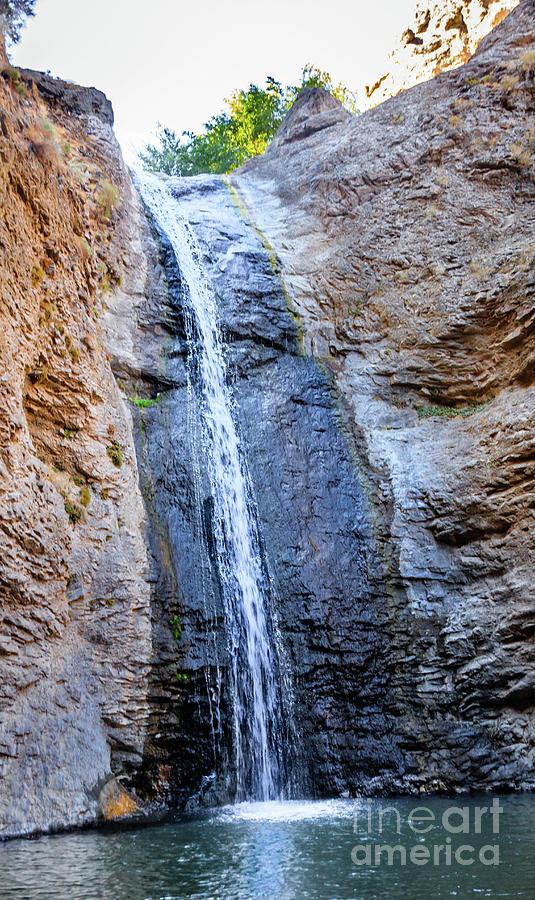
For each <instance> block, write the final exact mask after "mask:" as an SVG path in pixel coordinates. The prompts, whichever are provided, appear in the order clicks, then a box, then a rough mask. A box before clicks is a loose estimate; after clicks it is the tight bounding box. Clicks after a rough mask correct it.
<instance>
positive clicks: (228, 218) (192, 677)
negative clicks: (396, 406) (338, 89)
mask: <svg viewBox="0 0 535 900" xmlns="http://www.w3.org/2000/svg"><path fill="white" fill-rule="evenodd" d="M169 184H170V186H171V187H172V189H173V191H174V193H175V195H176V196H177V197H178V198H179V199H180V201H181V203H182V207H183V210H184V215H185V216H187V218H188V221H189V222H190V223H191V225H192V227H193V229H194V231H195V234H196V236H197V239H198V241H199V244H200V247H201V250H202V254H203V258H202V263H203V267H204V269H205V271H206V273H207V276H208V278H209V280H210V282H211V284H212V285H213V288H214V291H215V295H216V299H217V304H218V308H219V312H220V317H221V326H222V331H223V335H224V338H225V348H226V353H227V356H228V365H229V373H230V382H231V384H232V393H233V399H234V402H235V410H236V415H237V419H238V424H239V430H240V434H241V438H242V441H243V444H244V448H245V450H246V455H247V462H248V467H249V471H250V475H251V482H252V488H253V494H254V505H255V506H256V509H257V513H258V524H259V530H260V542H261V547H262V555H263V565H264V569H265V572H266V577H267V579H268V581H269V584H270V594H271V605H272V608H273V612H274V615H275V617H276V620H277V623H278V630H279V640H280V643H281V645H282V654H283V665H284V664H285V668H286V671H287V678H288V682H289V685H288V686H289V692H290V693H291V695H292V706H293V719H294V722H295V727H296V733H294V734H293V747H292V748H291V755H292V756H293V760H292V764H293V765H292V779H291V780H292V782H293V788H294V790H295V792H296V793H297V794H298V795H299V796H302V795H303V794H304V795H306V796H310V795H313V794H318V793H319V794H320V795H333V794H338V793H340V792H341V791H343V790H345V789H347V788H348V787H350V788H352V789H353V790H356V789H357V788H358V787H362V786H363V785H364V784H365V783H366V782H367V779H368V778H370V777H371V776H372V775H374V776H377V777H378V782H380V783H381V784H382V785H383V787H384V786H385V785H390V786H393V785H394V784H395V783H396V778H397V777H398V774H399V765H400V764H401V754H400V753H399V751H398V750H397V749H396V747H395V743H394V744H393V742H392V740H391V733H392V723H391V722H390V714H391V711H392V709H393V707H394V705H395V698H394V697H393V696H391V691H390V690H389V688H388V687H386V689H385V685H384V683H382V682H383V679H384V673H385V671H387V670H388V668H389V640H388V613H387V609H386V598H385V594H384V588H383V586H382V579H383V578H384V565H383V561H382V560H381V558H380V555H379V552H378V542H377V538H376V535H375V532H374V516H373V511H372V510H371V509H370V507H369V502H368V498H367V483H366V478H365V476H364V474H363V473H362V474H359V472H358V471H357V470H356V469H355V466H354V458H353V457H354V447H353V439H352V436H351V435H349V434H347V435H345V434H344V433H343V432H342V430H341V429H340V414H339V411H338V410H337V407H336V402H334V398H333V396H332V390H331V386H330V379H329V377H328V373H326V372H325V371H324V369H323V367H319V366H318V364H317V363H316V362H315V361H314V360H312V359H310V358H309V357H306V356H304V355H303V352H302V347H301V342H300V329H299V327H298V323H296V321H295V320H294V318H293V317H292V315H291V314H290V311H289V309H288V307H287V301H286V297H285V294H284V291H283V288H282V285H281V282H280V279H279V277H278V274H277V272H276V271H274V269H273V266H272V260H271V259H270V254H269V251H268V250H267V249H266V248H265V247H263V246H262V244H261V242H260V240H259V237H258V235H257V234H256V232H255V230H254V229H253V228H252V227H251V225H250V224H249V223H248V222H247V221H245V220H244V218H243V216H242V215H241V213H240V209H239V206H238V205H237V203H236V201H235V199H234V198H233V196H232V194H231V193H230V192H229V190H228V188H227V186H226V185H225V184H224V182H222V180H221V179H220V178H217V177H208V176H207V177H198V178H190V179H185V180H178V179H177V180H171V181H170V182H169ZM163 245H164V248H165V240H164V244H163ZM164 264H165V271H166V274H167V283H168V287H169V300H168V303H169V304H170V307H171V309H172V308H173V307H174V309H175V319H174V339H173V340H172V341H171V342H169V341H168V342H167V345H166V347H165V348H164V349H163V350H162V353H163V356H164V357H165V358H166V360H167V362H166V365H165V377H166V378H167V384H168V385H169V387H168V389H167V390H166V392H165V394H164V396H162V397H161V399H160V400H159V401H158V403H155V404H154V405H152V406H151V407H150V408H148V409H146V410H143V413H142V416H143V421H144V425H143V429H141V430H140V437H139V460H140V470H141V473H142V483H143V485H144V494H145V496H146V498H147V503H148V508H149V510H150V514H151V520H152V522H153V526H152V533H153V534H155V535H158V541H159V544H160V549H159V554H158V555H159V559H160V566H161V571H162V572H164V571H165V568H166V565H167V567H168V575H167V577H166V578H162V579H161V588H160V589H158V590H157V598H156V602H157V603H159V604H160V605H161V607H162V609H163V610H164V615H163V619H164V622H167V621H168V620H169V618H171V617H173V616H178V617H179V619H180V625H181V634H180V635H179V638H178V640H177V642H176V644H177V646H176V647H175V648H173V647H169V646H168V647H167V649H164V648H163V647H162V649H161V651H159V653H158V654H157V655H158V656H159V658H160V659H161V660H162V664H161V665H160V668H159V670H158V672H156V673H155V684H156V690H157V692H158V693H159V696H160V697H165V696H166V695H167V692H168V690H169V688H168V686H166V679H167V682H168V681H169V675H168V674H167V675H166V674H165V667H166V665H167V667H169V666H170V665H171V666H172V665H173V663H174V666H175V667H178V670H179V674H180V675H182V676H187V681H186V682H185V687H184V688H183V690H182V692H181V696H180V697H179V705H178V706H176V705H175V717H174V718H173V716H172V715H170V714H169V712H168V711H165V708H164V709H163V711H162V714H161V715H160V717H158V715H156V716H155V720H154V723H153V727H152V729H151V737H150V740H149V742H148V745H147V748H146V764H147V766H148V769H149V771H150V772H152V773H153V774H152V775H151V778H150V779H149V781H150V783H153V782H154V780H155V773H156V771H157V769H158V766H159V767H160V768H161V767H162V765H164V766H165V768H166V769H169V770H170V774H169V777H168V781H169V783H170V785H171V786H174V788H172V789H173V793H174V799H175V800H178V801H179V802H183V801H184V800H185V799H186V798H187V797H188V795H191V794H192V791H193V790H194V788H195V787H196V786H198V785H199V781H200V776H203V777H204V785H205V787H206V797H205V802H206V801H208V800H210V802H213V801H214V799H217V800H219V801H228V799H229V797H232V792H233V787H234V785H233V771H232V759H231V756H230V752H231V747H230V745H231V734H230V729H231V724H232V720H231V717H230V715H229V713H230V708H231V702H232V698H230V697H229V696H228V689H227V674H226V673H227V670H228V668H229V659H228V650H227V637H226V634H225V628H224V620H223V613H222V600H221V596H220V589H219V574H218V562H217V560H216V559H215V558H214V554H213V548H212V543H211V534H212V530H213V529H212V527H211V497H210V489H209V480H208V473H207V469H206V460H205V459H204V451H203V446H202V430H201V424H200V419H199V403H200V398H199V396H198V395H197V390H196V384H195V373H194V371H193V372H191V371H190V375H189V378H188V373H187V368H188V365H189V366H190V367H191V366H192V364H191V360H190V361H189V362H188V352H187V351H188V347H187V344H186V340H185V333H184V324H183V319H184V305H183V291H182V285H181V277H180V272H179V271H178V270H177V269H176V262H175V260H174V256H173V255H172V254H171V252H170V250H169V249H167V250H165V254H164ZM171 321H172V316H171V314H170V316H169V322H171ZM193 368H194V367H193ZM147 375H149V373H147ZM143 377H144V376H143V372H141V380H140V381H139V387H140V389H142V390H143V392H144V393H145V394H148V392H149V391H150V377H148V378H147V379H146V382H145V384H143V381H142V379H143ZM166 560H167V563H166ZM171 572H172V573H173V575H172V576H171V575H170V573H171ZM173 579H174V583H173ZM168 635H169V629H168V628H165V629H163V630H162V637H163V638H164V639H167V640H168V637H167V636H168ZM180 704H181V705H180ZM177 715H179V716H180V722H179V723H177V718H176V716H177ZM290 741H291V742H292V735H291V736H290ZM164 760H165V761H166V762H165V764H164V762H163V761H164ZM214 771H215V772H216V773H217V777H216V778H215V779H214V777H213V776H212V773H213V772H214ZM137 788H138V790H142V789H143V785H142V784H140V783H138V784H137Z"/></svg>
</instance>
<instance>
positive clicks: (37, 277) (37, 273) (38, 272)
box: [32, 266, 45, 287]
mask: <svg viewBox="0 0 535 900" xmlns="http://www.w3.org/2000/svg"><path fill="white" fill-rule="evenodd" d="M44 277H45V270H44V269H43V267H42V266H32V284H33V285H34V286H35V287H37V286H38V285H40V284H41V282H42V280H43V278H44Z"/></svg>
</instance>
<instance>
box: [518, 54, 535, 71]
mask: <svg viewBox="0 0 535 900" xmlns="http://www.w3.org/2000/svg"><path fill="white" fill-rule="evenodd" d="M520 62H521V64H522V68H523V69H524V72H531V70H532V69H535V50H526V52H525V53H523V54H522V56H521V57H520Z"/></svg>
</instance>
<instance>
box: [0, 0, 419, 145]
mask: <svg viewBox="0 0 535 900" xmlns="http://www.w3.org/2000/svg"><path fill="white" fill-rule="evenodd" d="M414 6H415V0H354V2H349V0H321V2H319V0H265V2H262V3H260V2H255V0H226V2H225V0H220V2H218V0H188V2H183V0H178V2H171V0H91V2H89V3H87V2H84V3H82V2H80V0H37V3H36V7H35V10H36V16H35V18H34V19H30V20H29V21H28V23H27V25H26V26H25V28H24V30H23V34H22V40H21V42H20V44H19V45H18V46H17V47H16V48H14V49H13V50H12V53H11V57H12V60H13V62H14V63H15V65H18V66H26V67H28V68H34V69H42V70H44V71H46V70H50V71H51V73H52V74H53V75H58V76H60V77H62V78H66V79H68V80H71V81H76V82H79V83H80V84H85V85H94V86H95V87H98V88H100V89H101V90H103V91H104V92H105V93H106V94H107V96H108V97H109V98H110V100H111V101H112V103H113V107H114V110H115V123H116V133H117V136H118V138H119V141H120V142H121V144H122V146H123V151H124V152H125V155H126V156H127V157H128V158H129V159H130V160H131V159H132V156H133V150H134V148H136V147H137V148H139V147H140V146H142V145H143V144H144V142H146V140H147V139H148V138H149V137H150V136H151V133H152V134H153V133H154V131H155V129H156V124H157V123H158V122H161V123H163V124H165V125H169V126H170V127H171V128H174V129H175V130H177V131H178V132H179V133H181V132H182V131H186V130H188V131H189V130H191V131H198V130H199V129H200V128H201V126H202V124H203V122H205V121H206V120H207V119H209V118H210V116H211V115H213V114H215V113H217V112H219V111H220V110H221V108H222V107H223V101H224V98H225V97H227V96H228V95H229V94H231V93H232V91H233V90H234V89H235V88H242V87H244V88H246V87H247V86H248V85H249V84H250V83H251V82H254V83H256V84H263V83H264V82H265V78H266V76H267V75H272V76H273V77H274V78H276V79H277V80H279V81H282V82H283V83H290V84H294V83H296V82H298V81H299V78H300V72H301V69H302V68H303V66H304V65H305V64H306V63H312V64H314V65H317V66H319V67H320V68H322V69H324V70H327V71H328V72H330V74H331V76H332V77H333V79H334V80H336V81H342V82H343V83H344V84H345V85H346V86H347V87H349V88H351V89H352V90H357V91H359V89H361V88H362V85H363V84H366V83H369V82H370V81H371V80H375V78H374V76H375V75H376V74H379V69H380V68H381V61H382V60H384V58H385V56H386V54H387V52H388V51H389V50H390V49H392V47H393V46H394V44H395V42H396V40H397V39H398V38H399V36H400V34H401V32H402V31H403V29H404V27H405V26H406V25H407V24H409V21H410V14H411V12H412V10H413V8H414Z"/></svg>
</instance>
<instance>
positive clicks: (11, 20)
mask: <svg viewBox="0 0 535 900" xmlns="http://www.w3.org/2000/svg"><path fill="white" fill-rule="evenodd" d="M34 6H35V0H0V29H1V30H2V31H3V32H4V33H5V34H6V36H7V37H8V39H9V40H10V41H11V42H12V43H13V44H16V43H17V41H18V40H19V39H20V30H21V28H22V26H23V24H24V19H25V18H26V17H27V16H33V15H35V13H34V9H33V8H34Z"/></svg>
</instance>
